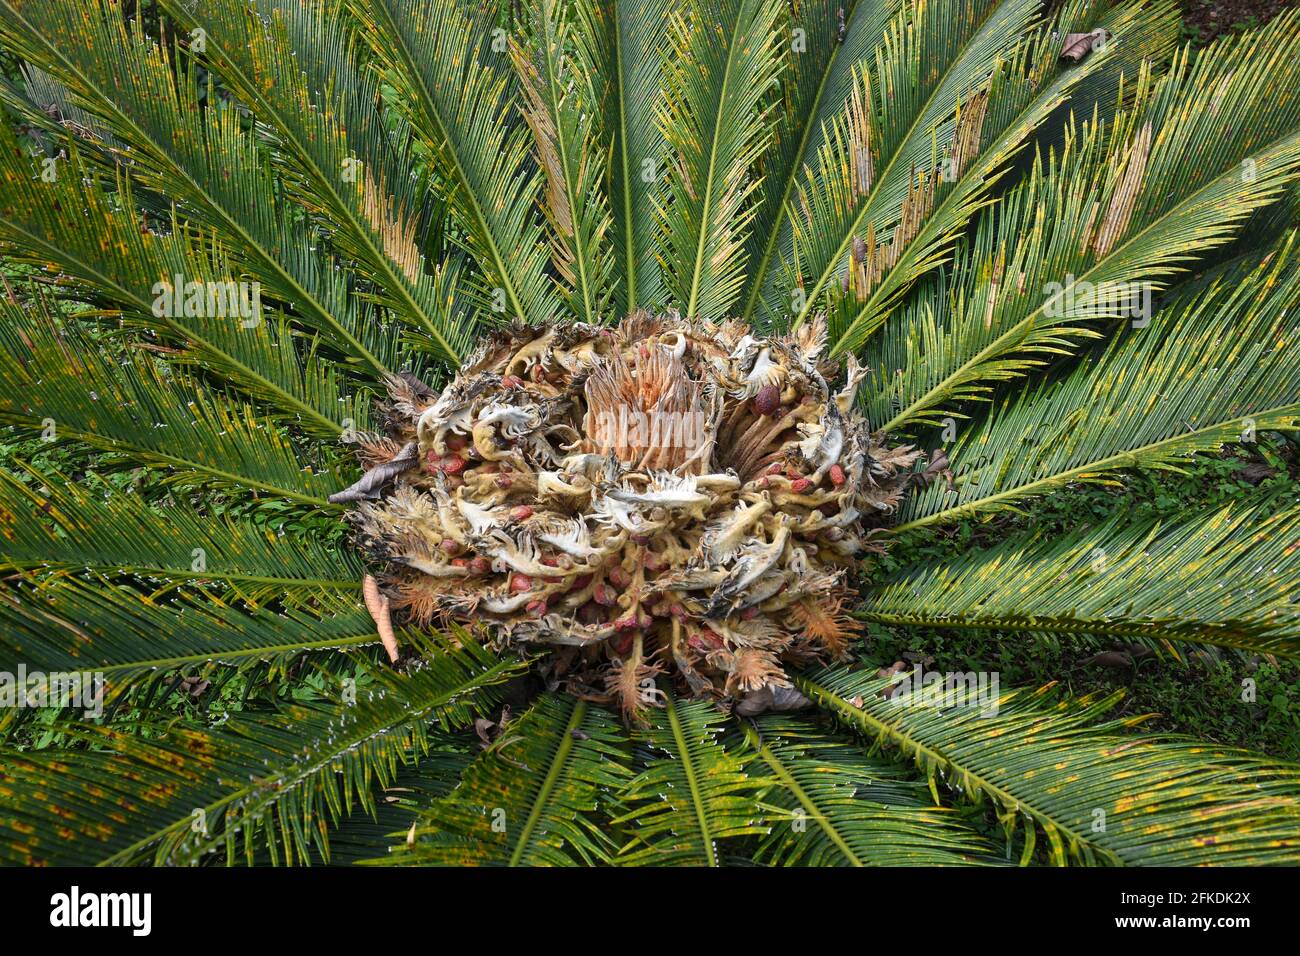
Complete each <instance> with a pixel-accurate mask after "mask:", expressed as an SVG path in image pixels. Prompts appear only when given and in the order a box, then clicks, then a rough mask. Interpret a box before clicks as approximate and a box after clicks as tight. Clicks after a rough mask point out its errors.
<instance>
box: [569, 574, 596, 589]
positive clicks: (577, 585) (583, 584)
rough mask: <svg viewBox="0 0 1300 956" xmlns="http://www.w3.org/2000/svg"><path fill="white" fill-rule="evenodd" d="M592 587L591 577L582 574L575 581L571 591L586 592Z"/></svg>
mask: <svg viewBox="0 0 1300 956" xmlns="http://www.w3.org/2000/svg"><path fill="white" fill-rule="evenodd" d="M590 586H591V575H590V574H580V575H578V576H577V577H576V578H574V579H573V584H572V585H571V586H570V587H569V590H570V591H585V590H586V589H587V588H589V587H590Z"/></svg>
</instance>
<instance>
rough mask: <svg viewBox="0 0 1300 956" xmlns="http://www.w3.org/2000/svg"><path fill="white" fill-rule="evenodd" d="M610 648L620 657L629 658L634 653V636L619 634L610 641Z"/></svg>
mask: <svg viewBox="0 0 1300 956" xmlns="http://www.w3.org/2000/svg"><path fill="white" fill-rule="evenodd" d="M609 646H610V648H612V649H613V651H614V653H615V654H617V655H618V656H619V657H627V655H628V654H631V653H632V635H631V634H630V633H629V634H619V635H617V636H615V637H611V638H610V639H609Z"/></svg>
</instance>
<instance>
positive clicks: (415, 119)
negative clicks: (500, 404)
mask: <svg viewBox="0 0 1300 956" xmlns="http://www.w3.org/2000/svg"><path fill="white" fill-rule="evenodd" d="M349 9H350V10H351V12H352V14H353V15H354V16H355V18H356V20H357V22H358V23H359V24H360V27H361V36H362V38H363V39H364V40H365V41H366V42H367V43H368V44H369V47H370V51H371V53H372V54H373V55H374V57H375V60H376V62H377V65H378V66H379V68H380V69H381V78H382V81H383V82H385V83H387V84H390V85H391V86H392V88H393V89H394V90H395V91H396V98H395V105H396V107H397V108H398V109H399V110H400V111H401V113H402V115H403V116H404V117H405V118H406V120H407V121H408V122H409V123H410V125H411V128H412V131H413V132H414V134H415V136H416V138H417V140H418V142H419V143H420V144H421V145H422V146H423V148H424V149H426V150H427V151H428V153H429V155H430V157H431V158H432V162H433V165H434V168H435V169H436V170H437V172H438V174H439V176H440V177H441V179H442V181H443V184H444V188H445V189H446V192H447V198H448V200H449V203H450V205H451V207H452V209H453V210H454V211H455V213H456V215H457V217H458V219H459V221H460V222H461V224H462V225H463V227H464V229H465V230H466V231H467V232H468V234H469V242H468V245H469V249H470V251H471V252H472V253H473V255H474V256H475V257H476V258H477V260H478V262H479V264H480V266H481V267H482V268H483V270H484V273H485V275H486V278H485V279H484V288H483V292H484V294H485V297H487V298H489V299H491V300H493V308H494V309H495V310H496V311H498V312H502V313H505V314H506V316H507V317H509V318H514V317H521V318H523V317H527V318H536V317H542V316H547V317H549V316H552V315H554V314H555V312H556V308H557V306H558V297H557V295H556V290H555V288H554V283H553V282H552V281H551V279H550V277H549V276H548V275H547V274H546V264H547V261H548V256H547V248H548V242H547V241H546V238H545V233H544V230H543V227H542V224H541V222H539V220H538V216H537V215H536V207H537V203H538V200H539V198H540V193H541V184H542V183H541V180H542V177H541V175H540V174H539V173H538V172H537V171H535V170H533V169H531V168H530V166H529V149H528V139H529V133H528V130H527V129H526V128H525V127H524V126H523V125H522V124H519V123H516V122H513V120H514V117H515V110H516V109H517V107H518V103H517V97H516V84H515V83H514V82H513V80H514V77H513V75H512V74H511V73H510V72H509V70H508V60H507V58H506V57H505V56H503V55H502V54H504V53H505V46H504V44H505V38H504V31H501V30H499V28H498V30H497V33H498V34H499V35H494V33H493V27H492V26H491V23H490V21H487V19H486V18H483V17H477V18H475V17H471V16H470V15H469V14H468V12H467V11H466V10H464V9H462V7H461V5H460V4H458V3H422V2H416V0H358V2H353V3H349ZM493 44H497V45H498V46H499V47H500V49H499V50H494V48H493ZM494 60H496V61H498V62H494ZM498 63H499V64H500V66H498ZM498 290H499V294H498ZM498 305H499V306H500V307H499V308H497V306H498Z"/></svg>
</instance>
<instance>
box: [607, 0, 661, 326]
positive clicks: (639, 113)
mask: <svg viewBox="0 0 1300 956" xmlns="http://www.w3.org/2000/svg"><path fill="white" fill-rule="evenodd" d="M670 2H671V0H637V2H636V3H626V2H623V3H620V2H618V0H605V2H603V3H602V4H601V6H600V9H601V11H602V13H603V15H604V19H605V20H606V21H607V22H608V29H609V35H610V40H609V49H610V55H609V62H608V64H607V66H606V73H607V75H608V83H609V86H610V87H611V89H610V90H609V99H608V100H607V101H606V110H607V112H608V115H609V117H610V120H609V123H608V124H607V125H608V126H609V127H610V131H611V132H612V134H613V135H612V139H613V142H612V147H613V153H614V162H613V165H612V177H611V185H610V196H611V198H612V200H613V207H614V209H615V211H616V213H617V215H616V216H615V219H614V225H613V233H614V236H615V244H616V245H617V246H618V249H619V252H618V255H619V259H620V262H621V264H622V269H621V270H620V271H621V273H622V276H623V283H622V285H621V286H620V287H619V299H618V302H619V305H620V308H621V311H622V312H623V313H624V314H626V313H628V312H634V311H636V309H637V308H654V307H656V306H657V305H658V304H659V303H660V301H661V295H662V288H663V285H662V277H661V275H660V269H659V260H658V258H657V256H656V249H657V245H656V239H657V234H658V220H657V219H656V216H655V208H656V196H657V195H658V194H659V192H660V190H661V188H662V184H663V179H662V178H661V177H660V176H659V175H658V171H659V170H660V169H661V168H663V164H664V155H665V147H664V141H663V134H662V133H660V132H659V127H658V126H657V125H656V124H655V116H656V115H657V114H658V111H659V109H660V100H661V99H662V97H663V63H662V59H661V57H662V54H663V48H664V44H665V43H666V42H667V36H666V35H665V32H664V29H663V24H664V20H665V19H666V16H667V11H668V7H669V5H670Z"/></svg>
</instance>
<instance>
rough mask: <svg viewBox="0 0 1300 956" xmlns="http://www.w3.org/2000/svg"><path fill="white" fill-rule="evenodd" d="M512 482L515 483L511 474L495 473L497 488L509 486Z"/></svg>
mask: <svg viewBox="0 0 1300 956" xmlns="http://www.w3.org/2000/svg"><path fill="white" fill-rule="evenodd" d="M514 483H515V479H514V477H513V476H511V475H507V474H500V475H497V480H496V486H497V487H498V488H509V487H510V486H511V485H513V484H514Z"/></svg>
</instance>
